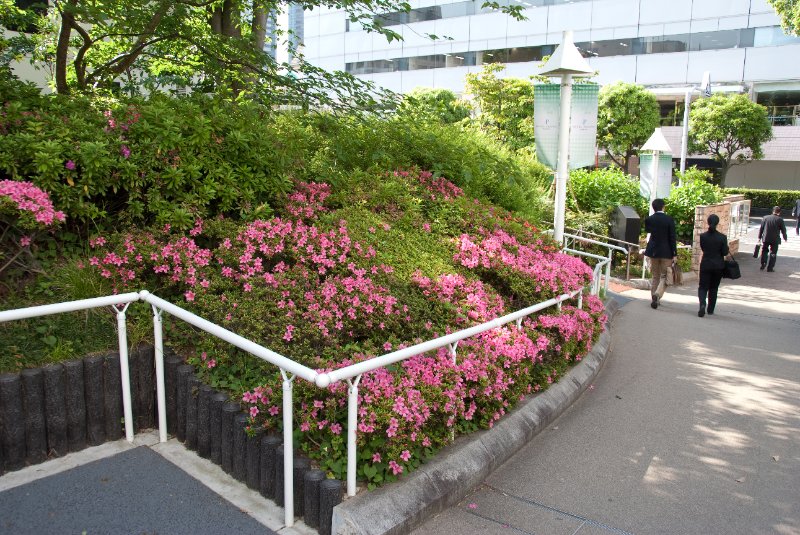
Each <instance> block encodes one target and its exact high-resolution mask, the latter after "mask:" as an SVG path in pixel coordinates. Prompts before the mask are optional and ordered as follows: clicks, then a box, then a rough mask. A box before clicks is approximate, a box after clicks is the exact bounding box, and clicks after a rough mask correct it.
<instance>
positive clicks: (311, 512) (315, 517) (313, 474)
mask: <svg viewBox="0 0 800 535" xmlns="http://www.w3.org/2000/svg"><path fill="white" fill-rule="evenodd" d="M325 479H326V476H325V472H324V471H322V470H309V471H307V472H306V475H305V476H304V477H303V502H304V503H303V522H305V523H306V525H307V526H309V527H312V528H317V527H319V486H320V483H322V482H323V481H325Z"/></svg>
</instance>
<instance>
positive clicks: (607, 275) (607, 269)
mask: <svg viewBox="0 0 800 535" xmlns="http://www.w3.org/2000/svg"><path fill="white" fill-rule="evenodd" d="M612 253H613V251H612V250H611V249H609V250H608V264H606V281H605V288H603V291H605V294H606V296H608V281H609V280H610V279H611V254H612Z"/></svg>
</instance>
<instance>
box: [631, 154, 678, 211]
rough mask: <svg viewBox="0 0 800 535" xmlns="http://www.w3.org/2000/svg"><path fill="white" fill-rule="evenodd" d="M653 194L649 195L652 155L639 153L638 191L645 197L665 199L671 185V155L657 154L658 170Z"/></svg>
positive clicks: (650, 190) (650, 191)
mask: <svg viewBox="0 0 800 535" xmlns="http://www.w3.org/2000/svg"><path fill="white" fill-rule="evenodd" d="M657 177H658V179H657V181H656V189H655V195H651V194H652V193H653V191H652V189H651V188H652V184H653V155H652V154H647V153H643V154H640V155H639V193H640V194H641V196H642V197H644V198H645V199H648V200H650V199H666V198H667V197H669V192H670V189H671V187H672V155H671V154H669V153H666V154H659V155H658V171H657Z"/></svg>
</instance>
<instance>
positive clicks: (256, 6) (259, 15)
mask: <svg viewBox="0 0 800 535" xmlns="http://www.w3.org/2000/svg"><path fill="white" fill-rule="evenodd" d="M268 14H269V12H268V11H267V7H266V6H265V5H264V3H263V2H260V1H259V0H253V24H252V26H251V28H252V34H253V47H255V49H256V50H264V43H265V42H266V40H267V15H268Z"/></svg>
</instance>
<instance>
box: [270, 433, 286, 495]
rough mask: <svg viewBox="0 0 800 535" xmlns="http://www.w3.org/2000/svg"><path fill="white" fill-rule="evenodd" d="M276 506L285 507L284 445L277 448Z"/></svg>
mask: <svg viewBox="0 0 800 535" xmlns="http://www.w3.org/2000/svg"><path fill="white" fill-rule="evenodd" d="M272 501H274V502H275V505H277V506H279V507H283V504H284V502H285V499H284V495H283V444H281V445H280V446H278V447H277V448H275V495H274V496H273V497H272Z"/></svg>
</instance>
